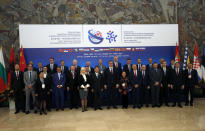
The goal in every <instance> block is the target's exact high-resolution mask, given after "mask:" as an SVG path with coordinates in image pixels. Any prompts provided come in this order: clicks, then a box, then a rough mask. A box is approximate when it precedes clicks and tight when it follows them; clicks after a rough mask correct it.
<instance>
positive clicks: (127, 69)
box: [123, 58, 132, 77]
mask: <svg viewBox="0 0 205 131" xmlns="http://www.w3.org/2000/svg"><path fill="white" fill-rule="evenodd" d="M123 71H125V72H126V74H127V76H128V77H129V74H130V72H131V71H132V64H131V59H130V58H127V64H125V65H124V66H123Z"/></svg>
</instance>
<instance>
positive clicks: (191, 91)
mask: <svg viewBox="0 0 205 131" xmlns="http://www.w3.org/2000/svg"><path fill="white" fill-rule="evenodd" d="M189 92H190V98H191V99H190V101H189ZM193 100H194V86H186V87H185V102H186V104H188V103H190V104H193Z"/></svg>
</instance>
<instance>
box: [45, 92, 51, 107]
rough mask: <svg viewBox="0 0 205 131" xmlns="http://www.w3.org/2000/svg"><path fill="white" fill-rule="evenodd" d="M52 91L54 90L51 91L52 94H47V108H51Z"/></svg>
mask: <svg viewBox="0 0 205 131" xmlns="http://www.w3.org/2000/svg"><path fill="white" fill-rule="evenodd" d="M51 93H52V92H50V94H47V98H46V108H47V110H51V99H52V98H51V96H52V95H51Z"/></svg>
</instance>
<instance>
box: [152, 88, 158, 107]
mask: <svg viewBox="0 0 205 131" xmlns="http://www.w3.org/2000/svg"><path fill="white" fill-rule="evenodd" d="M159 93H160V87H159V86H152V87H151V95H152V106H156V105H157V106H158V105H159Z"/></svg>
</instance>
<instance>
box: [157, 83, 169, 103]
mask: <svg viewBox="0 0 205 131" xmlns="http://www.w3.org/2000/svg"><path fill="white" fill-rule="evenodd" d="M168 90H169V88H168V85H167V84H163V87H160V97H159V99H160V100H159V101H160V104H161V105H162V104H163V103H165V104H168Z"/></svg>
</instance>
